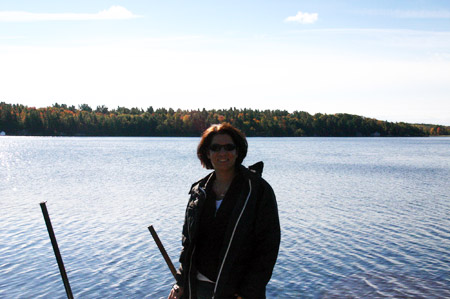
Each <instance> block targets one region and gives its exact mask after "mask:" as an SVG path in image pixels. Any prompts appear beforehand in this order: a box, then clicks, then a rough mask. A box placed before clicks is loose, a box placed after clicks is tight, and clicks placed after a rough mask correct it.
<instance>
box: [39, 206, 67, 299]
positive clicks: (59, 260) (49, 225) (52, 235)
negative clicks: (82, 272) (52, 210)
mask: <svg viewBox="0 0 450 299" xmlns="http://www.w3.org/2000/svg"><path fill="white" fill-rule="evenodd" d="M40 205H41V209H42V214H44V220H45V224H46V225H47V230H48V235H49V236H50V241H51V242H52V246H53V251H54V252H55V257H56V262H57V263H58V267H59V272H60V273H61V278H62V280H63V283H64V288H66V294H67V298H69V299H73V295H72V289H71V288H70V284H69V278H67V274H66V269H65V268H64V263H63V260H62V257H61V253H60V252H59V248H58V243H57V242H56V237H55V233H54V232H53V226H52V223H51V221H50V217H49V216H48V211H47V206H46V205H45V201H44V202H41V203H40Z"/></svg>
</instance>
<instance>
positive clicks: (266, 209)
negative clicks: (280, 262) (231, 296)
mask: <svg viewBox="0 0 450 299" xmlns="http://www.w3.org/2000/svg"><path fill="white" fill-rule="evenodd" d="M261 187H262V190H261V191H260V192H259V193H258V196H260V198H258V205H257V207H256V209H257V211H256V223H255V240H256V244H255V246H254V250H253V254H252V260H251V261H250V263H249V267H248V269H247V271H246V275H245V276H244V279H243V281H242V282H241V284H240V286H239V289H238V294H239V295H240V296H242V297H244V298H265V293H266V285H267V284H268V283H269V280H270V278H271V276H272V271H273V268H274V266H275V263H276V260H277V256H278V250H279V247H280V239H281V233H280V221H279V218H278V207H277V202H276V198H275V194H274V192H273V190H272V187H271V186H270V185H269V184H268V183H267V182H265V181H263V183H262V186H261Z"/></svg>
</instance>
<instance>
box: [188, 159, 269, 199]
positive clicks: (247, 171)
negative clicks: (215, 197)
mask: <svg viewBox="0 0 450 299" xmlns="http://www.w3.org/2000/svg"><path fill="white" fill-rule="evenodd" d="M263 168H264V163H263V162H262V161H260V162H257V163H255V164H253V165H251V166H249V167H248V168H247V167H245V166H243V165H239V166H238V168H237V171H238V172H240V173H242V174H244V176H245V177H249V176H252V175H255V174H256V175H258V176H259V177H261V175H262V172H263ZM215 176H216V175H215V172H214V171H213V172H211V173H209V174H208V175H207V176H205V177H204V178H202V179H201V180H199V181H197V182H195V183H194V184H192V186H191V190H190V191H189V194H192V193H199V192H203V191H200V189H203V190H206V188H207V187H208V184H209V183H210V182H212V181H213V179H214V177H215Z"/></svg>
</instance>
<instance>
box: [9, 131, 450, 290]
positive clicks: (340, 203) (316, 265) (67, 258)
mask: <svg viewBox="0 0 450 299" xmlns="http://www.w3.org/2000/svg"><path fill="white" fill-rule="evenodd" d="M198 141H199V139H198V138H51V137H49V138H45V137H0V166H1V168H0V203H1V207H2V212H1V214H2V215H1V218H0V229H1V231H0V298H64V297H65V291H64V286H63V283H62V280H61V278H60V275H59V271H58V267H57V264H56V260H55V257H54V254H53V250H52V247H51V244H50V240H49V237H48V233H47V230H46V226H45V222H44V219H43V216H42V212H41V209H40V206H39V203H40V202H41V201H47V208H48V210H49V213H50V218H51V220H52V223H53V228H54V230H55V234H56V238H57V240H58V244H59V247H60V250H61V254H62V257H63V260H64V263H65V266H66V270H67V274H68V277H69V280H70V283H71V287H72V291H73V293H74V296H75V297H76V298H163V297H166V296H167V294H168V291H169V289H170V287H171V285H172V284H173V277H172V276H171V273H170V271H169V270H168V268H167V266H166V264H165V262H164V260H163V258H162V257H161V255H160V253H159V251H158V249H157V247H156V245H155V244H154V242H153V240H152V238H151V235H150V233H149V232H148V230H147V227H148V226H149V225H150V224H153V225H154V227H155V229H156V231H157V232H158V234H159V236H160V238H161V240H162V242H163V244H164V245H165V247H166V249H167V251H168V253H169V255H170V257H171V258H172V260H173V261H174V263H175V265H176V266H178V254H179V251H180V246H181V241H180V235H181V227H182V221H183V215H184V209H185V205H186V202H187V200H188V194H187V192H188V190H189V188H190V185H191V184H192V183H193V182H194V181H196V180H198V179H199V178H201V177H203V176H205V175H206V174H207V173H208V171H206V170H204V169H202V168H201V165H200V163H199V161H198V160H197V158H196V146H197V143H198ZM260 160H263V161H264V162H265V169H264V174H263V176H264V177H265V178H266V180H267V181H268V182H269V183H270V184H271V185H272V187H273V188H274V190H275V193H276V195H277V200H278V205H279V213H280V221H281V227H282V242H281V247H280V254H279V258H278V261H277V265H276V266H275V269H274V273H273V276H272V280H271V282H270V283H269V285H268V288H267V296H268V298H339V297H346V298H352V297H353V298H368V297H371V298H380V297H381V298H382V297H397V298H398V297H402V298H444V297H447V298H448V297H450V138H249V154H248V157H247V158H246V160H244V164H245V165H251V164H253V163H255V162H257V161H260Z"/></svg>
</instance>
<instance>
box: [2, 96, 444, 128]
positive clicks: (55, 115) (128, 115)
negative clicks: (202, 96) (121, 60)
mask: <svg viewBox="0 0 450 299" xmlns="http://www.w3.org/2000/svg"><path fill="white" fill-rule="evenodd" d="M221 122H229V123H231V124H232V125H234V126H236V127H237V128H239V129H241V130H242V131H243V132H244V133H245V134H246V135H247V136H249V137H253V136H261V137H265V136H267V137H269V136H270V137H272V136H273V137H309V136H320V137H322V136H323V137H370V136H375V137H379V136H381V137H385V136H402V137H403V136H434V135H450V127H448V126H438V125H431V124H408V123H403V122H398V123H397V122H395V123H394V122H388V121H381V120H377V119H373V118H366V117H363V116H358V115H352V114H346V113H339V114H321V113H316V114H313V115H311V114H309V113H308V112H304V111H294V112H288V111H285V110H254V109H236V108H229V109H219V110H215V109H212V110H206V109H202V110H200V109H197V110H181V109H177V110H174V109H172V108H169V109H165V108H158V109H153V107H152V106H150V107H148V108H147V109H146V110H143V109H142V108H131V109H129V108H125V107H120V106H119V107H117V108H116V109H111V110H110V109H109V108H108V107H106V106H104V105H102V106H97V107H96V109H93V108H91V107H90V106H89V105H87V104H82V105H79V106H78V107H75V106H68V105H66V104H58V103H55V104H54V105H53V106H51V107H45V108H35V107H27V106H24V105H21V104H7V103H5V102H1V103H0V132H2V131H3V132H5V134H7V135H24V136H200V135H201V133H202V132H203V130H205V129H206V128H207V127H209V126H210V125H211V124H217V123H221Z"/></svg>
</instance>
